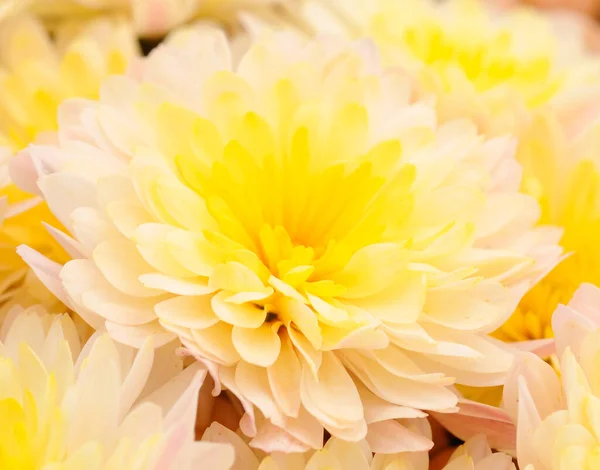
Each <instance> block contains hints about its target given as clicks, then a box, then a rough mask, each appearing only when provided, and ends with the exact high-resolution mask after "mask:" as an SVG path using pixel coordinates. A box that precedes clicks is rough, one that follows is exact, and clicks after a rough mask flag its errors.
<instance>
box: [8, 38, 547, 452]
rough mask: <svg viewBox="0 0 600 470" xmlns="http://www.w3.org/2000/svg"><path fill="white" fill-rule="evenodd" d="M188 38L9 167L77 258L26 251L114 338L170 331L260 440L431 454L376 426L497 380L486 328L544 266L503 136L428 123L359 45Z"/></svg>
mask: <svg viewBox="0 0 600 470" xmlns="http://www.w3.org/2000/svg"><path fill="white" fill-rule="evenodd" d="M196 35H197V36H196V38H195V40H188V41H183V42H181V43H180V42H178V41H174V42H173V43H172V44H167V45H165V46H162V47H161V48H159V49H157V50H155V51H154V52H153V53H152V54H151V55H150V57H149V58H148V59H147V60H146V61H145V63H144V65H143V67H142V68H140V69H139V70H136V71H135V76H131V77H113V78H110V79H108V80H107V81H106V82H105V84H104V86H103V88H102V92H101V98H100V100H99V101H88V102H82V101H77V102H67V103H65V104H64V105H63V107H62V114H63V115H64V116H69V118H68V119H65V120H63V122H61V123H60V132H61V133H62V135H63V136H64V138H63V139H61V142H60V144H59V145H58V146H47V147H42V146H35V147H31V148H30V149H29V150H27V151H25V152H23V153H22V154H21V155H20V157H19V159H18V160H17V161H16V163H15V166H14V167H13V169H14V170H15V172H16V175H15V176H16V177H17V179H20V180H26V179H27V178H25V177H24V176H23V175H22V174H20V172H19V170H20V169H22V168H24V167H29V168H38V169H41V170H42V171H41V173H38V176H39V180H38V186H39V193H40V194H41V195H43V197H44V198H45V200H46V201H47V202H48V205H49V207H50V209H51V210H52V212H53V213H54V214H55V215H56V216H57V218H58V219H59V220H60V222H61V223H62V224H63V225H64V226H65V227H66V228H67V230H68V231H69V232H70V234H71V235H72V237H73V238H70V237H69V236H67V235H64V236H62V237H61V241H63V242H64V243H65V246H69V247H70V248H72V249H73V250H74V251H73V252H74V257H75V258H76V259H74V260H72V261H69V262H67V263H66V264H65V265H64V266H63V267H58V266H55V265H53V266H48V265H47V264H46V267H47V269H41V268H40V267H41V266H42V265H43V263H44V260H43V258H42V257H40V256H34V255H33V254H32V252H31V251H30V250H26V249H24V248H21V249H20V252H21V253H23V254H25V255H26V258H27V260H28V262H30V263H31V264H32V266H36V267H38V268H39V269H38V272H40V271H43V272H42V274H43V277H44V278H45V279H46V281H47V285H48V286H49V287H50V288H51V289H52V290H53V292H55V293H56V294H57V295H58V296H59V297H60V298H61V299H63V300H64V301H65V302H66V303H67V304H68V305H69V306H71V307H72V308H74V309H75V310H76V311H78V312H79V313H81V314H82V316H84V318H86V319H89V321H90V322H96V323H99V324H102V323H103V322H104V321H105V322H106V328H107V330H108V331H109V333H110V334H111V335H112V336H113V337H114V338H116V339H118V340H119V341H122V342H125V343H127V344H130V345H132V346H137V347H139V346H140V345H141V344H142V341H143V338H144V337H146V336H148V335H159V336H160V340H161V341H163V342H167V341H170V340H171V339H172V338H173V337H175V336H178V337H179V338H180V339H181V341H182V342H183V344H184V345H185V346H186V347H187V348H188V349H189V351H190V352H191V353H192V354H193V355H194V356H196V357H197V358H198V359H199V360H201V361H203V362H205V363H206V364H207V365H208V366H209V367H210V369H211V371H212V373H213V375H214V376H215V379H216V381H217V387H219V386H220V385H224V386H225V387H227V388H228V389H230V390H231V391H232V392H234V393H235V394H236V395H237V396H238V397H239V398H240V399H241V400H242V403H243V404H244V407H245V409H246V412H247V415H246V417H245V418H244V419H243V420H242V427H243V429H244V432H246V433H247V434H249V435H252V436H254V437H255V439H254V441H253V444H254V445H257V446H263V447H268V448H269V449H271V450H273V447H269V446H277V445H279V446H281V445H284V444H285V446H286V448H287V449H296V450H306V449H307V448H309V447H314V448H319V447H321V446H322V442H323V428H324V427H325V428H326V429H327V430H328V431H329V432H330V433H331V434H333V435H334V436H336V437H339V438H343V439H346V440H352V441H358V440H361V439H363V438H365V436H367V438H368V439H369V442H370V444H371V445H372V446H373V449H374V450H375V451H376V452H380V451H382V450H383V451H385V452H390V451H393V452H396V451H400V450H409V449H410V450H424V449H426V448H428V447H429V446H430V445H431V444H430V443H429V441H428V440H427V439H424V438H420V437H419V436H416V435H414V434H413V433H411V432H409V431H408V430H407V429H405V428H403V427H402V426H401V425H400V424H399V423H398V422H396V421H390V420H391V419H392V418H417V417H423V416H424V414H423V413H422V412H421V411H420V410H423V409H424V410H438V411H451V410H453V406H454V404H455V402H456V397H455V395H454V394H453V393H452V392H450V391H449V390H447V388H446V386H447V385H448V384H450V383H451V382H452V381H453V377H456V378H457V380H458V381H459V382H462V383H466V384H471V385H492V384H500V383H501V382H502V380H503V377H504V375H505V373H506V371H507V370H508V368H509V367H510V364H511V361H512V354H511V353H509V352H507V351H505V350H504V349H503V346H502V345H501V344H500V343H498V342H496V341H494V340H492V339H489V338H487V337H486V336H485V333H487V332H490V331H492V330H493V329H495V328H496V327H497V326H498V325H499V324H501V323H502V322H503V321H504V319H505V318H506V316H507V315H509V314H510V312H511V311H512V309H513V308H514V305H515V304H516V302H517V301H518V298H519V297H520V295H522V292H523V289H526V288H527V287H528V286H529V285H530V283H531V281H532V279H533V278H534V277H535V276H536V275H537V274H536V273H537V270H538V269H539V267H540V266H543V265H544V264H545V263H546V262H548V261H549V260H550V261H553V260H554V258H555V257H556V255H557V251H556V246H555V244H554V241H553V240H550V241H548V234H547V233H546V232H545V231H544V230H542V229H536V230H531V226H532V225H533V224H534V223H535V221H536V219H537V216H538V209H537V206H536V203H535V201H534V200H533V199H531V198H529V197H527V196H524V195H520V194H518V193H517V189H518V184H519V179H520V173H519V168H518V166H517V165H516V163H515V161H514V160H513V159H512V158H511V152H512V150H513V145H512V143H511V141H510V140H509V139H507V138H498V139H492V140H485V139H483V138H482V137H480V136H478V135H477V132H476V130H475V127H474V126H473V125H472V124H470V123H469V122H466V121H457V122H452V123H448V124H445V125H438V123H437V120H436V114H435V111H434V109H433V108H432V107H431V106H429V105H428V104H426V103H413V102H412V101H411V83H410V80H409V78H408V77H407V76H405V75H402V74H399V73H397V72H395V71H389V72H383V71H382V70H381V68H380V65H379V63H378V60H377V55H376V53H375V52H374V48H373V47H372V44H370V43H369V42H359V43H355V44H351V45H347V44H346V43H338V42H337V41H335V40H333V39H328V38H322V39H319V40H315V41H308V42H305V41H303V40H300V39H298V38H297V37H296V36H293V35H286V34H282V35H277V36H275V37H274V38H272V40H271V41H266V42H258V43H256V44H254V45H253V46H252V47H251V48H250V50H249V51H248V52H247V53H246V54H245V55H244V56H243V57H242V58H241V60H240V62H239V63H235V64H232V63H231V59H230V51H229V48H228V44H227V42H226V40H225V38H224V37H223V36H222V33H219V32H215V31H214V30H210V31H206V30H198V31H197V33H196ZM188 39H189V36H188ZM200 58H202V60H200ZM82 148H85V149H86V150H85V151H80V149H82ZM28 188H30V189H32V190H34V189H35V183H31V182H30V185H29V186H28ZM550 235H552V234H550ZM551 238H552V236H550V239H551ZM532 246H535V247H536V250H538V248H539V252H538V253H531V250H530V248H531V247H532ZM544 248H546V250H544ZM540 253H542V254H543V256H540V257H538V255H539V254H540ZM548 254H550V256H548ZM537 258H539V259H537ZM536 261H538V262H536ZM157 341H158V339H157ZM458 358H460V360H457V359H458ZM255 408H256V409H258V410H259V411H260V414H259V413H255ZM382 410H387V411H385V412H383V411H382ZM257 424H261V425H264V426H263V427H262V428H261V430H260V432H257V429H256V425H257ZM367 428H369V433H368V434H367ZM282 429H285V430H286V432H287V433H288V434H289V436H288V437H287V438H286V439H287V440H285V439H283V438H282V439H274V438H273V436H274V435H276V434H277V433H278V432H283V431H282ZM390 433H392V434H396V435H403V436H405V438H404V439H398V440H397V441H394V443H393V445H394V446H397V447H392V448H390V447H389V445H388V444H389V442H390V441H389V440H387V439H385V436H388V435H389V434H390ZM288 451H289V450H288Z"/></svg>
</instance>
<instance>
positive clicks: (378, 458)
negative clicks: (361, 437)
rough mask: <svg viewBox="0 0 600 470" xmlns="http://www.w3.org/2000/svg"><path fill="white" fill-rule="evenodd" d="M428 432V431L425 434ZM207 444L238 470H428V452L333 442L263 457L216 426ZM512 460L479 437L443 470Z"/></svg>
mask: <svg viewBox="0 0 600 470" xmlns="http://www.w3.org/2000/svg"><path fill="white" fill-rule="evenodd" d="M423 431H424V432H427V431H426V430H423ZM202 441H204V442H207V441H208V442H215V443H227V444H230V445H232V446H233V448H234V449H235V451H236V460H235V466H234V470H238V469H239V470H242V469H243V470H325V469H340V470H341V469H343V470H427V469H428V468H429V465H428V463H429V456H428V455H427V453H426V452H410V453H401V454H392V455H384V454H375V455H374V454H373V453H372V452H371V449H370V448H369V445H368V444H367V443H366V442H364V441H363V442H347V441H342V440H340V439H336V438H331V439H329V441H327V444H325V447H324V448H323V449H321V450H318V451H309V452H305V453H303V454H283V453H279V452H277V453H273V454H270V455H266V456H265V455H263V454H262V453H261V452H257V451H256V450H255V449H252V448H250V447H248V445H247V443H246V441H245V439H244V438H243V436H242V435H240V434H236V433H234V432H232V431H230V430H229V429H227V428H225V427H223V426H221V425H220V424H218V423H213V424H212V425H211V426H210V427H209V428H208V429H207V431H206V432H205V433H204V435H203V436H202ZM514 469H515V466H514V464H513V463H512V459H511V457H509V456H508V455H506V454H502V453H494V454H493V453H492V451H491V450H490V447H489V445H488V444H487V442H486V440H485V437H483V436H477V437H475V438H473V439H471V440H469V441H468V442H466V443H465V444H464V445H462V446H460V447H459V448H458V449H456V451H454V453H453V454H452V457H451V458H450V461H449V462H448V464H447V465H446V466H444V468H443V470H514Z"/></svg>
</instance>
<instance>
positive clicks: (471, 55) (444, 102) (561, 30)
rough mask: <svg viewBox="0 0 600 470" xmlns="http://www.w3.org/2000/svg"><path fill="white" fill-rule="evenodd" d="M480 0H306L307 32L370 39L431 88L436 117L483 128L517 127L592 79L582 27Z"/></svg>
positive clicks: (594, 75) (594, 67)
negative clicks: (492, 6)
mask: <svg viewBox="0 0 600 470" xmlns="http://www.w3.org/2000/svg"><path fill="white" fill-rule="evenodd" d="M484 3H485V2H482V1H479V0H445V1H441V2H439V1H434V0H406V1H401V2H400V1H395V0H307V1H306V6H305V7H304V18H305V19H306V21H307V29H308V30H309V31H311V30H312V31H325V32H338V33H341V34H344V35H346V36H350V37H362V36H366V37H372V38H373V39H374V40H375V42H376V43H377V45H378V46H379V49H380V50H381V51H382V53H383V54H384V57H385V58H386V59H387V60H388V61H389V62H390V63H391V64H394V65H400V66H402V67H404V68H406V69H407V70H410V71H411V72H412V73H414V75H415V76H416V77H417V79H418V81H419V84H420V86H421V89H422V92H425V93H433V94H434V95H435V96H436V98H437V100H438V108H439V113H440V116H441V117H442V119H453V118H457V117H465V116H469V117H470V118H472V119H473V120H474V121H475V122H476V123H477V124H478V126H479V128H480V129H482V130H483V131H485V132H486V133H488V134H490V133H492V134H503V133H507V132H508V133H511V132H514V131H515V130H517V129H519V128H521V127H522V126H523V125H524V123H526V122H527V120H528V118H529V113H530V112H531V110H532V109H535V108H537V107H540V106H542V105H544V104H546V103H548V102H549V101H551V100H553V99H554V98H555V97H556V95H557V94H560V93H561V92H563V91H564V90H568V89H570V88H571V87H572V86H574V85H577V86H578V85H580V84H582V83H592V82H593V81H596V80H597V79H598V65H597V64H596V63H594V62H593V61H591V60H588V59H587V57H586V53H585V41H584V28H583V26H582V25H580V24H579V23H578V22H577V21H575V20H573V18H559V20H560V21H554V20H552V21H551V20H550V18H549V17H546V16H543V15H541V14H539V13H535V12H532V11H526V10H516V11H510V12H509V13H506V14H499V13H498V12H493V13H490V12H489V11H487V10H486V9H485V8H484V6H483V4H484Z"/></svg>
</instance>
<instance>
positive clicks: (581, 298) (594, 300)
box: [569, 283, 600, 327]
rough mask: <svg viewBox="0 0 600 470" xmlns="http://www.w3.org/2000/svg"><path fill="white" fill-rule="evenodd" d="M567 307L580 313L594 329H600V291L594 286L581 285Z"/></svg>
mask: <svg viewBox="0 0 600 470" xmlns="http://www.w3.org/2000/svg"><path fill="white" fill-rule="evenodd" d="M569 307H571V308H572V309H573V310H577V311H579V312H581V313H582V314H583V315H585V316H586V317H587V318H588V319H590V320H591V321H592V322H593V323H594V325H596V327H600V289H599V288H598V287H597V286H595V285H594V284H589V283H583V284H581V285H580V286H579V288H578V289H577V290H576V291H575V293H574V294H573V297H572V298H571V300H570V301H569Z"/></svg>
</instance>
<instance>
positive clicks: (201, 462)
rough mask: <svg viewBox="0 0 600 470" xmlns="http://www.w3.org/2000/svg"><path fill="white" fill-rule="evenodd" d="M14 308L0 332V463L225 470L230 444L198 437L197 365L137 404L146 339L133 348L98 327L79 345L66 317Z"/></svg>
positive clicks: (54, 468)
mask: <svg viewBox="0 0 600 470" xmlns="http://www.w3.org/2000/svg"><path fill="white" fill-rule="evenodd" d="M11 314H12V315H11V316H9V317H8V318H7V320H6V321H5V322H4V324H3V326H2V333H1V334H0V340H1V341H0V383H1V384H2V387H1V388H0V422H1V423H2V425H1V426H0V468H2V469H6V470H10V469H15V470H16V469H19V470H26V469H27V470H29V469H31V470H59V469H60V470H71V469H73V470H75V469H83V468H85V469H90V470H116V469H126V468H127V469H138V470H158V469H173V470H175V469H177V470H180V469H189V470H191V469H196V468H211V469H223V470H226V469H229V468H230V466H231V464H232V463H233V452H232V450H231V449H230V448H229V446H221V445H215V444H212V443H208V442H205V443H199V442H194V421H195V414H196V406H197V398H196V397H197V392H198V389H199V385H200V382H201V380H202V374H203V373H201V372H199V371H197V369H196V368H193V369H190V370H189V371H188V370H185V371H184V372H181V375H179V376H177V381H176V382H168V383H167V384H165V385H164V387H163V388H159V389H158V390H156V391H155V392H154V394H153V395H150V396H149V397H148V400H145V401H142V402H140V403H137V404H136V401H137V399H138V397H139V396H140V393H141V392H142V390H144V388H145V384H146V381H147V380H148V377H149V376H150V372H151V370H152V363H153V355H154V352H153V351H154V350H153V347H152V346H151V345H150V343H146V344H145V345H144V346H143V347H142V348H141V349H140V350H139V352H138V353H137V354H134V351H133V350H131V349H130V348H127V347H124V346H121V345H118V344H116V343H114V342H113V341H112V340H111V339H110V338H109V337H108V335H106V334H105V333H104V334H102V333H100V332H99V333H98V334H96V335H94V337H92V339H90V341H89V342H88V343H87V344H85V345H84V346H83V348H82V345H81V344H80V342H79V338H78V336H77V333H76V331H75V326H74V324H73V323H72V320H71V319H70V317H69V316H68V315H48V314H46V313H44V312H43V311H40V310H39V308H35V307H33V308H30V309H28V310H25V311H17V310H13V312H11ZM163 372H164V371H163ZM204 374H205V373H204ZM153 397H154V398H153ZM134 404H136V406H135V407H133V405H134Z"/></svg>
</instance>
